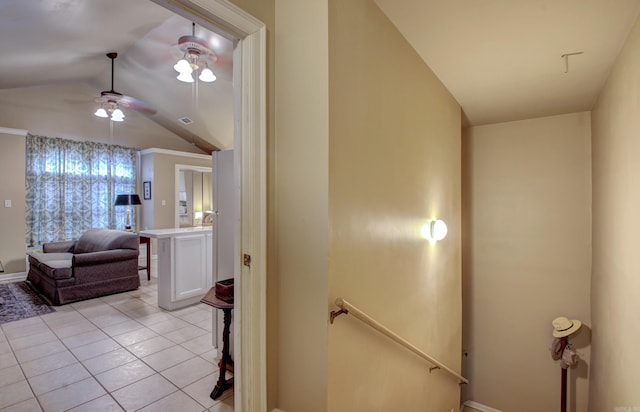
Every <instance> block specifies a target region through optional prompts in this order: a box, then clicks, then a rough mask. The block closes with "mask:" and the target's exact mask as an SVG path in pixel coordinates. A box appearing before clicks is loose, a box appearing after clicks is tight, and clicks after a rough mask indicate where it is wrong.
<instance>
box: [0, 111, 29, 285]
mask: <svg viewBox="0 0 640 412" xmlns="http://www.w3.org/2000/svg"><path fill="white" fill-rule="evenodd" d="M0 124H2V123H0ZM15 132H16V133H19V134H13V132H12V133H11V134H10V133H7V131H6V130H5V131H2V130H0V165H2V173H0V228H1V229H0V261H2V265H3V266H4V273H0V279H2V276H3V275H7V274H10V273H16V272H24V271H25V270H26V260H25V250H26V240H25V219H24V216H25V207H26V204H25V179H24V170H25V136H26V134H23V133H21V132H20V131H15ZM5 200H11V207H10V208H8V207H4V202H5Z"/></svg>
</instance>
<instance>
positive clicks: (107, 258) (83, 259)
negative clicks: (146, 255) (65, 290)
mask: <svg viewBox="0 0 640 412" xmlns="http://www.w3.org/2000/svg"><path fill="white" fill-rule="evenodd" d="M139 254H140V251H139V250H131V249H113V250H103V251H101V252H89V253H80V254H77V255H73V267H80V266H93V265H100V264H104V263H112V262H118V261H122V260H130V259H136V260H137V259H138V255H139Z"/></svg>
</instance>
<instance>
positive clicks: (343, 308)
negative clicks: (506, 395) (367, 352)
mask: <svg viewBox="0 0 640 412" xmlns="http://www.w3.org/2000/svg"><path fill="white" fill-rule="evenodd" d="M336 306H338V307H339V308H340V310H339V311H332V312H331V315H330V319H331V323H333V320H334V319H335V318H336V317H337V316H339V315H341V314H343V313H344V314H348V313H351V314H352V315H353V316H355V317H356V318H358V319H360V320H361V321H362V322H364V323H366V324H367V325H369V326H371V327H372V328H374V329H375V330H377V331H378V332H380V333H382V334H383V335H385V336H386V337H388V338H389V339H391V340H392V341H394V342H396V343H398V344H400V345H402V346H404V347H405V348H406V349H409V350H410V351H411V352H413V353H415V354H416V355H418V356H420V357H421V358H422V359H424V360H426V361H427V362H429V363H431V364H432V365H435V366H434V367H433V368H430V369H429V371H431V370H433V369H442V370H443V371H446V372H449V373H450V374H451V375H453V376H455V377H456V378H458V383H460V384H463V383H465V384H466V383H469V380H468V379H467V378H465V377H463V376H462V375H460V374H459V373H457V372H456V371H454V370H453V369H451V368H449V367H448V366H446V365H445V364H443V363H442V362H440V361H438V360H437V359H434V358H433V357H431V356H429V355H427V354H426V353H424V352H423V351H421V350H420V349H418V348H417V347H416V346H415V345H413V344H412V343H410V342H408V341H407V340H405V339H403V338H402V337H400V336H398V335H397V334H395V333H394V332H392V331H390V330H389V329H387V328H386V327H385V326H384V325H382V324H380V323H379V322H378V321H376V320H375V319H373V318H371V317H370V316H369V315H367V314H366V313H364V312H362V311H361V310H360V309H358V308H356V307H355V306H353V305H352V304H351V303H349V302H347V301H346V300H344V299H342V298H337V299H336Z"/></svg>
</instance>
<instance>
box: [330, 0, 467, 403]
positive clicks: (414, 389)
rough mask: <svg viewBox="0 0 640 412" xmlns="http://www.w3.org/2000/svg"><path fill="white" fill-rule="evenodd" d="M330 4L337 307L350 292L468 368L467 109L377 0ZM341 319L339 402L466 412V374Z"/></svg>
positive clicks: (336, 374) (335, 348) (335, 346)
mask: <svg viewBox="0 0 640 412" xmlns="http://www.w3.org/2000/svg"><path fill="white" fill-rule="evenodd" d="M329 5H330V7H329V68H330V70H329V79H330V86H329V90H330V100H329V109H330V110H329V115H330V121H329V123H330V130H329V131H330V140H329V165H330V166H329V216H330V226H329V234H330V238H329V245H330V246H329V299H328V308H327V312H328V311H329V310H331V309H335V306H334V305H333V302H334V301H335V299H336V297H343V298H345V299H346V300H348V301H350V302H351V303H352V304H354V305H355V306H357V307H359V308H360V309H361V310H363V311H364V312H366V313H368V314H370V316H372V317H373V318H374V319H376V320H378V321H379V322H380V323H382V324H383V325H385V326H387V327H388V328H389V329H391V330H393V331H394V332H396V333H397V334H399V335H400V336H402V337H404V338H405V339H407V340H408V341H409V342H412V343H413V344H414V345H416V346H417V347H419V348H420V349H422V350H424V351H425V352H427V353H428V354H430V355H432V356H434V357H435V358H437V359H440V360H441V361H443V362H444V363H445V364H447V365H449V366H450V367H452V368H453V369H455V370H458V371H460V362H461V360H460V358H461V332H462V331H461V329H462V327H461V322H462V319H461V310H462V308H461V244H460V242H461V239H460V229H461V222H460V219H461V187H460V184H461V183H460V181H461V172H460V170H461V168H460V155H461V153H460V150H461V149H460V146H461V137H460V133H461V113H460V107H459V105H458V104H457V103H456V101H455V100H454V99H453V97H452V96H451V95H450V94H449V92H448V91H447V90H446V89H445V87H444V86H443V85H442V84H441V83H440V81H439V80H438V79H437V78H436V76H435V75H434V74H433V73H432V72H431V70H430V69H429V68H428V67H427V66H426V65H425V63H424V62H423V61H422V60H421V59H420V57H419V56H418V55H417V54H416V52H415V51H414V50H413V49H412V48H411V46H410V45H409V44H408V43H407V42H406V40H405V39H404V38H403V37H402V35H400V33H399V32H398V31H397V30H396V28H395V27H394V26H393V25H392V24H391V23H390V21H389V20H388V19H387V18H386V17H385V16H384V15H383V13H382V12H381V11H380V10H379V9H378V7H377V6H376V5H375V3H374V2H373V1H371V0H350V1H341V0H331V1H329ZM435 217H438V218H441V219H443V220H445V222H446V223H447V224H448V228H449V234H448V236H447V237H446V238H445V239H444V240H443V241H441V242H438V243H436V244H431V243H430V242H429V241H427V240H425V239H423V238H421V237H420V235H419V232H420V227H421V226H422V225H423V224H424V223H426V222H427V220H428V219H432V218H435ZM325 322H326V320H325ZM328 328H329V373H328V379H329V381H328V384H329V389H328V408H327V410H329V411H336V412H340V411H363V412H364V411H447V412H448V411H450V410H452V409H453V410H458V409H459V405H460V403H459V402H460V388H459V385H458V381H457V379H456V378H454V377H452V376H450V375H448V374H446V373H445V372H442V371H434V372H433V373H429V367H430V366H432V365H431V364H429V363H427V362H425V361H423V360H421V359H420V358H418V357H417V356H415V355H413V354H411V353H410V352H408V351H407V350H405V349H403V348H402V347H400V346H398V345H397V344H396V343H393V342H392V341H390V340H389V339H387V338H386V337H384V336H382V335H381V334H379V333H378V332H376V331H374V330H373V329H370V328H368V327H367V326H364V325H363V324H362V323H360V322H359V321H358V320H356V319H355V318H354V317H352V316H341V317H339V318H337V319H336V320H335V322H334V324H333V325H331V326H329V327H328Z"/></svg>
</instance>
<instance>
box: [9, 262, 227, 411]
mask: <svg viewBox="0 0 640 412" xmlns="http://www.w3.org/2000/svg"><path fill="white" fill-rule="evenodd" d="M141 273H142V276H141V281H140V282H141V284H142V285H141V287H140V288H139V289H138V290H135V291H131V292H125V293H120V294H117V295H111V296H105V297H102V298H96V299H91V300H87V301H83V302H77V303H73V304H69V305H64V306H58V307H55V309H56V312H54V313H50V314H47V315H43V316H39V317H33V318H28V319H24V320H20V321H16V322H10V323H5V324H2V325H0V411H45V412H56V411H74V412H80V411H91V412H95V411H123V410H124V411H138V410H139V411H145V412H147V411H153V412H156V411H180V412H191V411H212V412H214V411H215V412H229V411H233V393H232V391H228V393H225V394H224V395H223V396H222V397H221V398H220V399H219V400H217V401H214V400H212V399H211V398H209V394H210V393H211V390H212V389H213V387H214V385H215V383H216V381H217V379H218V369H217V365H216V362H215V356H216V350H215V349H214V348H213V346H212V343H211V340H212V337H211V328H212V308H211V307H210V306H207V305H204V304H198V305H193V306H189V307H187V308H183V309H179V310H175V311H170V312H169V311H165V310H163V309H160V308H158V306H157V284H156V281H155V279H154V278H152V280H151V281H150V282H149V281H147V280H146V273H144V272H141Z"/></svg>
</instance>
